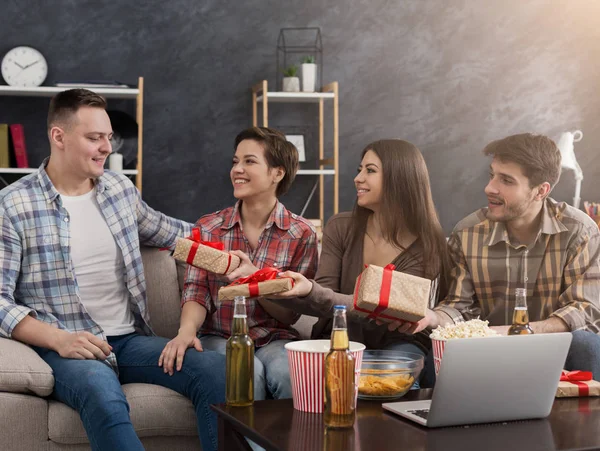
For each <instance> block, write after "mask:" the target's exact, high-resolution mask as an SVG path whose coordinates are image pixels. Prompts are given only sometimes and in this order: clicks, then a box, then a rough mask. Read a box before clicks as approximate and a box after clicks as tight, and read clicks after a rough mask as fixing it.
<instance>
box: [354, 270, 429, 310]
mask: <svg viewBox="0 0 600 451" xmlns="http://www.w3.org/2000/svg"><path fill="white" fill-rule="evenodd" d="M430 290H431V280H429V279H425V278H422V277H417V276H413V275H411V274H405V273H403V272H398V271H394V265H387V266H386V267H385V268H382V267H380V266H375V265H368V266H367V267H366V268H365V270H364V271H363V272H362V273H361V274H360V275H359V276H358V278H357V279H356V286H355V287H354V301H353V308H352V310H353V311H355V312H356V313H358V314H360V315H361V316H364V317H368V318H373V319H374V318H377V319H379V320H381V321H384V322H391V321H397V320H402V321H410V322H416V321H419V320H420V319H423V318H424V317H425V313H426V312H427V307H428V305H429V293H430Z"/></svg>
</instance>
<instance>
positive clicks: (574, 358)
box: [565, 330, 600, 380]
mask: <svg viewBox="0 0 600 451" xmlns="http://www.w3.org/2000/svg"><path fill="white" fill-rule="evenodd" d="M565 369H566V370H569V371H574V370H581V371H591V372H592V373H593V374H594V380H600V379H599V378H600V336H599V335H596V334H595V333H593V332H589V331H587V330H576V331H575V332H573V341H572V342H571V347H570V348H569V354H568V355H567V361H566V362H565Z"/></svg>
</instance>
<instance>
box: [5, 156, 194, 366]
mask: <svg viewBox="0 0 600 451" xmlns="http://www.w3.org/2000/svg"><path fill="white" fill-rule="evenodd" d="M47 161H48V159H46V160H45V161H44V162H43V163H42V165H41V166H40V168H39V169H38V170H37V171H36V172H34V173H32V174H30V175H28V176H26V177H23V178H21V179H20V180H19V181H17V182H16V183H13V184H12V185H10V186H8V187H6V188H4V189H3V190H2V191H0V227H1V230H2V236H1V238H0V264H1V265H2V272H1V273H0V336H2V337H8V338H10V337H11V335H12V331H13V329H14V328H15V326H16V325H17V324H19V322H20V321H21V320H22V319H23V318H24V317H25V316H27V315H32V316H33V317H34V318H37V319H38V320H40V321H44V322H46V323H48V324H51V325H53V326H55V327H58V328H60V329H65V330H68V331H70V332H76V331H87V332H90V333H92V334H94V335H96V336H98V337H101V338H102V339H103V340H104V339H106V336H105V335H104V331H103V330H102V328H101V327H100V326H99V325H98V324H96V323H95V322H94V320H93V319H92V318H91V317H90V315H89V314H88V313H87V311H86V310H85V308H84V306H83V304H82V303H81V300H80V295H79V288H78V286H77V280H76V278H75V271H74V268H73V262H72V260H71V249H70V234H69V213H68V212H67V210H66V209H65V208H64V207H63V206H62V200H61V197H60V194H59V193H58V191H56V188H54V185H53V184H52V182H51V180H50V178H49V177H48V174H47V173H46V170H45V167H46V164H47ZM94 189H95V190H96V199H97V200H98V205H99V206H100V209H101V211H102V214H103V215H104V218H105V219H106V223H107V224H108V227H109V228H110V230H111V232H112V234H113V236H114V237H115V241H116V243H117V245H118V246H119V248H120V249H121V252H122V254H123V260H124V265H125V274H123V279H124V282H125V284H126V285H127V290H128V291H129V305H130V306H131V309H132V312H133V315H134V318H135V328H136V330H137V331H138V332H140V333H143V334H145V335H153V332H152V329H151V328H150V318H149V315H148V305H147V302H146V280H145V278H144V268H143V266H142V256H141V253H140V243H141V244H144V245H148V246H156V247H171V245H172V244H174V243H175V239H176V238H177V237H179V236H187V235H189V234H190V233H191V227H192V226H191V224H188V223H185V222H182V221H179V220H176V219H173V218H170V217H168V216H165V215H163V214H162V213H159V212H157V211H155V210H153V209H152V208H150V207H149V206H148V205H147V204H146V203H145V202H144V201H143V200H142V199H141V196H140V194H139V191H138V190H137V189H136V188H135V186H134V185H133V184H132V183H131V181H130V180H129V179H128V178H127V177H126V176H124V175H122V174H117V173H114V172H105V173H104V175H102V176H101V177H100V178H99V179H97V180H96V184H95V188H94ZM93 239H94V237H93V236H90V240H93ZM107 361H108V362H109V363H110V364H111V365H112V366H113V368H115V369H116V359H115V356H114V355H113V354H111V355H110V356H109V358H108V359H107Z"/></svg>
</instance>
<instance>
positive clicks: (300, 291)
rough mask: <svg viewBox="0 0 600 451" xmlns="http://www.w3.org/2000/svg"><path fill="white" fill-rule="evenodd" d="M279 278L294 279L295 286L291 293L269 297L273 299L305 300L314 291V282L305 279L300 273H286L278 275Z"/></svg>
mask: <svg viewBox="0 0 600 451" xmlns="http://www.w3.org/2000/svg"><path fill="white" fill-rule="evenodd" d="M278 276H279V277H289V278H290V279H294V286H293V287H292V289H291V290H289V291H284V292H283V293H277V294H270V295H269V296H268V297H269V298H273V299H285V298H303V297H304V296H308V294H309V293H310V292H311V291H312V282H311V281H310V280H308V279H307V278H306V277H304V276H303V275H302V274H300V273H299V272H294V271H285V272H282V273H279V274H278Z"/></svg>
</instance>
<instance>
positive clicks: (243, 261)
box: [223, 250, 258, 283]
mask: <svg viewBox="0 0 600 451" xmlns="http://www.w3.org/2000/svg"><path fill="white" fill-rule="evenodd" d="M229 253H230V254H231V255H237V256H238V257H239V258H240V266H238V267H237V268H236V269H234V270H233V271H232V272H230V273H229V274H227V275H224V276H223V278H224V279H225V280H227V281H228V282H229V283H231V282H233V281H234V280H237V279H239V278H241V277H248V276H250V275H252V274H254V273H255V272H256V271H258V268H257V267H256V266H254V265H253V264H252V262H251V261H250V257H248V256H247V255H246V254H244V253H243V252H242V251H237V250H236V251H229Z"/></svg>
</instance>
